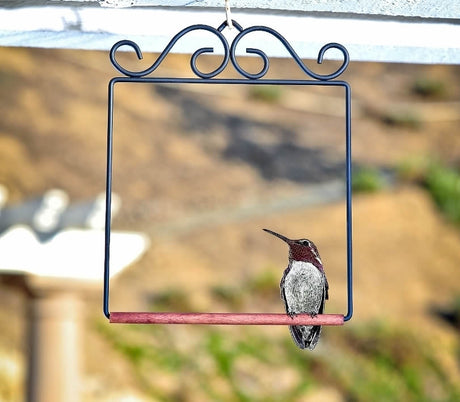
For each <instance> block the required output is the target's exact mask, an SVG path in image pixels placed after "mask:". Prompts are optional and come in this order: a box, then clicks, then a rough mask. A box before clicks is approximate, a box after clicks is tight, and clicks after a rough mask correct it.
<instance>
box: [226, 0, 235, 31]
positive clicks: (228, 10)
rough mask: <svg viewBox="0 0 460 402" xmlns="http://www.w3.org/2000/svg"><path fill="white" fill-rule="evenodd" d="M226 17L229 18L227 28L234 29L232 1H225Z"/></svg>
mask: <svg viewBox="0 0 460 402" xmlns="http://www.w3.org/2000/svg"><path fill="white" fill-rule="evenodd" d="M225 16H226V17H227V26H228V28H229V29H232V28H233V21H232V13H231V11H230V0H225Z"/></svg>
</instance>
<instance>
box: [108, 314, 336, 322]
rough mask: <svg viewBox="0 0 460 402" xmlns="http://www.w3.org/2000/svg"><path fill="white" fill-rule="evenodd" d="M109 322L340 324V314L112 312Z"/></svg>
mask: <svg viewBox="0 0 460 402" xmlns="http://www.w3.org/2000/svg"><path fill="white" fill-rule="evenodd" d="M110 322H111V323H118V324H202V325H343V323H344V320H343V315H342V314H319V315H317V316H316V317H311V316H310V315H309V314H299V315H297V316H295V317H293V318H291V317H290V316H288V315H286V314H267V313H133V312H112V313H110Z"/></svg>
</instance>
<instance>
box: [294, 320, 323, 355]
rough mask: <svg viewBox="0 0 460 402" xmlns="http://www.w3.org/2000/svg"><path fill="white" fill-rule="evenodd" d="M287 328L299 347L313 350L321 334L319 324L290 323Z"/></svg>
mask: <svg viewBox="0 0 460 402" xmlns="http://www.w3.org/2000/svg"><path fill="white" fill-rule="evenodd" d="M289 330H290V332H291V335H292V339H294V342H295V343H296V345H297V346H298V347H299V348H300V349H309V350H313V349H314V348H315V346H316V344H317V343H318V341H319V337H320V335H321V325H291V326H289Z"/></svg>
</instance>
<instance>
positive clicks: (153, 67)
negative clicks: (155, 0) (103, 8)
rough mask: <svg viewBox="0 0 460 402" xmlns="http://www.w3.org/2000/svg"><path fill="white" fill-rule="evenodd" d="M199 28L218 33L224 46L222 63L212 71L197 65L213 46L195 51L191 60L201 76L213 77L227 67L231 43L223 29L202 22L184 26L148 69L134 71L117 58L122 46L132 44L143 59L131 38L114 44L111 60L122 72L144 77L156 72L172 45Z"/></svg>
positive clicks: (196, 72) (194, 69)
mask: <svg viewBox="0 0 460 402" xmlns="http://www.w3.org/2000/svg"><path fill="white" fill-rule="evenodd" d="M197 30H204V31H209V32H211V33H213V34H214V35H216V36H217V37H218V38H219V39H220V41H221V43H222V46H223V48H224V58H223V60H222V63H221V64H220V65H219V66H218V67H217V68H216V69H215V70H214V71H211V72H210V73H204V72H202V71H200V69H199V68H198V67H197V64H196V63H197V59H198V56H200V55H201V54H203V53H213V52H214V49H213V48H212V47H205V48H201V49H198V50H197V51H196V52H195V53H193V55H192V58H191V60H190V64H191V68H192V70H193V72H194V73H195V74H196V75H197V76H198V77H201V78H212V77H215V76H216V75H217V74H220V73H221V72H222V71H223V70H224V69H225V67H227V64H228V60H229V45H228V42H227V40H226V39H225V37H224V35H223V34H222V32H221V30H220V31H219V30H218V29H216V28H213V27H211V26H209V25H202V24H197V25H191V26H189V27H187V28H184V29H183V30H182V31H180V32H179V33H178V34H176V35H175V36H174V37H173V38H172V39H171V41H170V42H169V43H168V45H167V46H166V47H165V49H164V50H163V51H162V52H161V54H160V56H158V59H157V60H156V61H155V62H154V63H153V64H152V65H151V66H150V67H149V68H147V69H145V70H142V71H132V70H128V69H126V68H124V67H122V66H121V65H120V63H118V61H117V59H116V52H117V50H118V49H119V48H120V47H121V46H130V47H132V48H133V49H134V51H135V52H136V55H137V58H138V59H142V58H143V56H142V52H141V50H140V48H139V46H138V45H137V44H136V43H135V42H133V41H130V40H122V41H119V42H117V43H115V45H113V47H112V49H111V50H110V61H111V62H112V64H113V66H114V67H115V68H116V69H117V70H118V71H119V72H120V73H122V74H124V75H127V76H128V77H138V78H140V77H144V76H146V75H149V74H151V73H152V72H154V71H155V70H156V69H157V68H158V66H159V65H160V64H161V62H162V61H163V60H164V59H165V57H166V56H167V55H168V53H169V52H170V51H171V49H172V47H173V46H174V45H175V44H176V42H177V41H178V40H179V39H180V38H182V37H183V36H184V35H186V34H187V33H189V32H192V31H197Z"/></svg>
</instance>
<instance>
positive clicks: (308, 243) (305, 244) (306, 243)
mask: <svg viewBox="0 0 460 402" xmlns="http://www.w3.org/2000/svg"><path fill="white" fill-rule="evenodd" d="M300 244H302V245H303V246H309V245H310V242H309V241H308V240H301V241H300Z"/></svg>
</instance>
